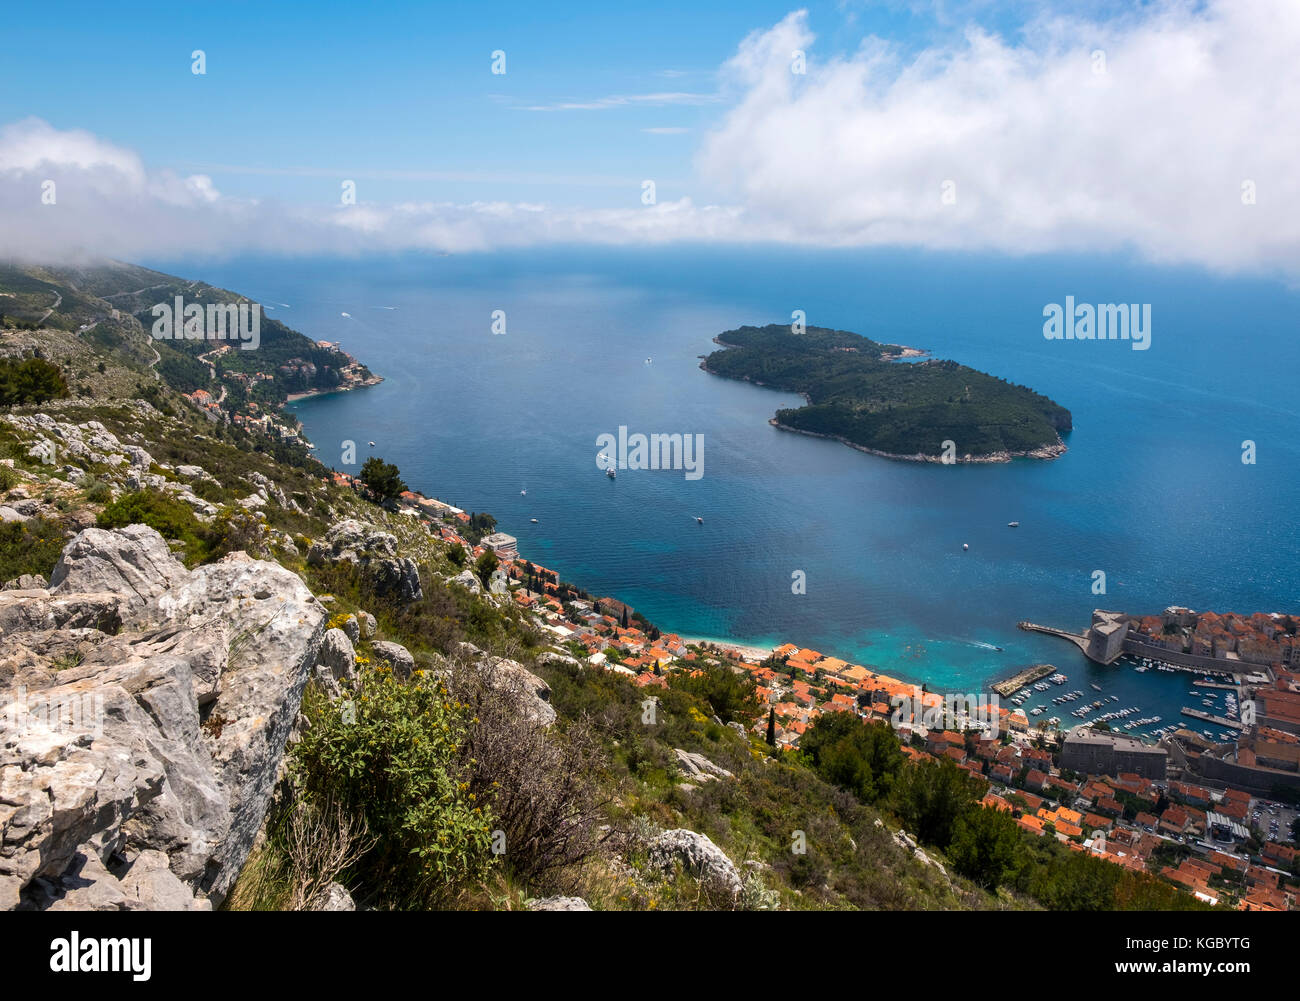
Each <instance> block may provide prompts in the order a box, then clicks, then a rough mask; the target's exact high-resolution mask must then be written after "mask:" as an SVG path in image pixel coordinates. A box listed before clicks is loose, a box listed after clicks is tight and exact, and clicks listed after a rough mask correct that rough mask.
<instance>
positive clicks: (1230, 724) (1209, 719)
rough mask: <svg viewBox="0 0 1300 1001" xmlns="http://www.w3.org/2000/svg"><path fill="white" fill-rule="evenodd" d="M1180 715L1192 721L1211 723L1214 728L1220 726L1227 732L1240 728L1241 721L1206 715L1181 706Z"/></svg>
mask: <svg viewBox="0 0 1300 1001" xmlns="http://www.w3.org/2000/svg"><path fill="white" fill-rule="evenodd" d="M1182 713H1183V715H1184V716H1190V717H1192V719H1199V720H1203V721H1204V722H1206V723H1213V724H1214V725H1215V726H1221V727H1223V728H1224V729H1227V730H1233V731H1235V730H1238V729H1239V728H1240V727H1241V720H1239V719H1228V718H1227V717H1226V716H1216V715H1214V713H1207V712H1204V711H1202V710H1200V709H1191V708H1188V707H1187V706H1183V708H1182Z"/></svg>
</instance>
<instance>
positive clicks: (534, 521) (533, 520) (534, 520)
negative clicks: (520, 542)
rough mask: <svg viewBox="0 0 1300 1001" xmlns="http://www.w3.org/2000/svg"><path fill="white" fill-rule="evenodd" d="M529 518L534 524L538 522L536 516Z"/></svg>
mask: <svg viewBox="0 0 1300 1001" xmlns="http://www.w3.org/2000/svg"><path fill="white" fill-rule="evenodd" d="M528 520H529V521H531V522H532V523H533V524H534V525H536V524H537V519H536V518H529V519H528Z"/></svg>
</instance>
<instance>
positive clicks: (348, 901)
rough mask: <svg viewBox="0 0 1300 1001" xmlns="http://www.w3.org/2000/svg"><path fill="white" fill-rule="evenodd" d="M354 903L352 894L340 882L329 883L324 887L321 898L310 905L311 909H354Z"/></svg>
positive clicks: (355, 907) (355, 906)
mask: <svg viewBox="0 0 1300 1001" xmlns="http://www.w3.org/2000/svg"><path fill="white" fill-rule="evenodd" d="M356 909H357V905H356V903H355V902H354V901H353V900H352V894H350V893H348V891H347V890H346V889H345V888H344V887H343V885H342V884H341V883H331V884H330V885H329V886H327V887H326V888H325V892H324V893H323V894H322V895H321V898H320V899H319V900H318V901H316V903H315V904H313V905H312V907H311V910H313V911H355V910H356Z"/></svg>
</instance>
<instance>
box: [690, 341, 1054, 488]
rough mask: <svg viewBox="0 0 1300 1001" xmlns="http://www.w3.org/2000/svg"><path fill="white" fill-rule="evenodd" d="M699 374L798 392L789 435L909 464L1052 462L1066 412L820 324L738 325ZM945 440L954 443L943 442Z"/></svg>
mask: <svg viewBox="0 0 1300 1001" xmlns="http://www.w3.org/2000/svg"><path fill="white" fill-rule="evenodd" d="M713 340H714V343H715V344H717V345H719V346H720V347H721V348H722V350H719V351H714V352H713V353H712V354H710V355H708V356H707V357H705V359H704V360H703V361H702V362H701V363H700V368H702V369H704V371H706V372H709V373H710V374H712V375H716V376H720V377H722V378H726V379H740V380H743V381H746V382H752V383H754V384H755V385H759V386H767V387H770V388H772V389H782V390H786V391H788V392H793V393H798V394H800V395H801V396H803V398H804V399H805V400H806V401H807V403H806V405H805V406H802V407H798V408H795V409H783V410H778V411H777V412H776V416H775V417H773V418H772V419H771V421H770V423H771V424H772V425H774V426H775V427H778V428H781V429H783V430H786V431H797V432H799V433H801V434H808V435H813V436H816V437H821V438H834V439H836V440H838V441H841V442H843V443H844V444H846V445H849V446H851V447H853V448H856V449H858V450H860V451H863V452H869V453H871V454H872V455H880V456H884V457H886V458H890V459H906V460H910V461H914V462H1008V461H1010V460H1011V459H1013V458H1021V457H1024V458H1034V459H1054V458H1056V457H1057V456H1058V455H1061V454H1062V453H1063V452H1064V451H1065V444H1064V442H1062V441H1061V435H1060V432H1062V431H1068V430H1070V428H1071V418H1070V411H1069V410H1067V409H1065V408H1064V407H1062V406H1061V405H1060V404H1058V403H1056V402H1055V401H1053V400H1051V399H1049V398H1048V397H1046V396H1043V395H1042V394H1041V393H1036V392H1034V391H1033V390H1032V389H1029V388H1028V387H1026V386H1019V385H1015V384H1013V383H1010V382H1007V381H1006V380H1005V379H1000V378H998V377H996V376H992V375H989V374H988V373H986V372H980V371H977V370H976V369H973V368H970V367H968V366H966V365H961V364H958V363H957V362H954V361H943V360H939V359H931V358H924V359H923V360H918V361H907V360H904V359H909V358H917V357H920V356H922V355H924V352H919V351H917V350H916V349H913V348H906V347H903V346H902V345H898V344H881V343H878V342H876V341H873V340H871V339H870V338H867V337H863V336H862V335H861V334H855V333H851V332H849V331H847V330H830V329H828V328H825V327H807V328H806V329H805V331H804V332H803V333H794V332H793V331H792V330H791V328H790V327H789V326H788V325H781V324H769V325H767V326H765V327H752V326H744V327H739V328H737V329H735V330H728V331H726V332H725V333H723V334H720V335H718V336H717V337H715V338H714V339H713ZM945 443H951V444H945Z"/></svg>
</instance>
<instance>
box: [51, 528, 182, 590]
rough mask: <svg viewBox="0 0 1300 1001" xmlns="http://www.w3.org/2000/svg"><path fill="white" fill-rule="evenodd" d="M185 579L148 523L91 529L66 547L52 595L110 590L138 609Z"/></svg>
mask: <svg viewBox="0 0 1300 1001" xmlns="http://www.w3.org/2000/svg"><path fill="white" fill-rule="evenodd" d="M185 576H186V570H185V567H184V566H182V565H181V563H180V562H179V561H178V560H177V559H176V557H174V556H173V555H172V553H171V550H170V549H168V548H167V543H166V542H165V541H163V537H162V536H161V535H159V534H158V533H157V532H155V531H154V530H153V529H152V528H149V527H148V526H146V525H127V526H126V527H125V528H118V529H113V530H106V529H101V528H88V529H85V530H84V531H82V532H80V533H78V535H77V536H76V537H75V538H74V539H73V540H72V541H71V542H69V543H68V544H67V545H66V546H64V547H63V554H62V555H61V556H60V557H59V562H58V563H56V564H55V566H54V572H53V573H51V574H50V592H51V593H52V594H73V593H80V594H87V593H100V592H105V591H107V592H112V593H114V594H118V595H121V596H122V597H123V598H124V600H125V605H126V608H127V610H135V609H138V608H141V607H143V606H144V605H146V604H147V603H148V602H150V601H152V600H154V599H156V598H158V597H159V596H160V595H162V594H163V593H164V592H166V591H167V589H168V588H169V587H171V586H173V585H174V584H176V583H178V582H179V581H181V580H183V579H184V578H185Z"/></svg>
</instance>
